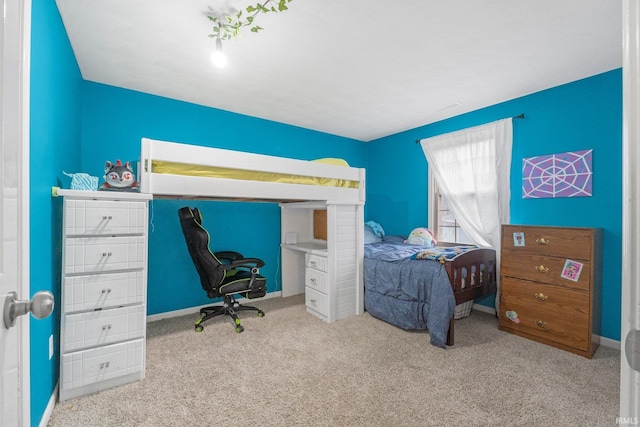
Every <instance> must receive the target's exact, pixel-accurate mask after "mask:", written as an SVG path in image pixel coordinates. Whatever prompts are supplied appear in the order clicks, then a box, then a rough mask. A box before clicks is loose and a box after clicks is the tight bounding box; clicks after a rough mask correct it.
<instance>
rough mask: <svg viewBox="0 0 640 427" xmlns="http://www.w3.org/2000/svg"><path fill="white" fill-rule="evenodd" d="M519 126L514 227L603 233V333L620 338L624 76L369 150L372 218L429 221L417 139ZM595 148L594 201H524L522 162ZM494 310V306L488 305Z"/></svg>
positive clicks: (611, 75) (555, 91)
mask: <svg viewBox="0 0 640 427" xmlns="http://www.w3.org/2000/svg"><path fill="white" fill-rule="evenodd" d="M520 113H524V114H525V118H524V119H522V120H519V119H518V120H514V121H513V157H512V166H511V204H510V206H511V223H512V224H533V225H559V226H578V227H600V228H602V229H603V235H604V242H603V258H604V259H603V280H602V286H603V293H602V321H601V331H600V334H601V335H602V336H604V337H607V338H611V339H614V340H619V339H620V316H621V313H620V307H621V289H620V286H621V274H620V269H621V256H622V252H621V250H622V248H621V244H622V71H621V70H619V69H618V70H614V71H610V72H608V73H604V74H600V75H597V76H594V77H591V78H587V79H584V80H579V81H576V82H573V83H570V84H566V85H563V86H559V87H556V88H552V89H549V90H545V91H542V92H538V93H535V94H532V95H529V96H525V97H522V98H518V99H515V100H512V101H509V102H504V103H501V104H497V105H493V106H490V107H487V108H483V109H480V110H477V111H473V112H471V113H468V114H464V115H461V116H457V117H454V118H451V119H448V120H444V121H441V122H438V123H434V124H431V125H427V126H422V127H418V128H415V129H411V130H408V131H406V132H402V133H398V134H395V135H391V136H388V137H385V138H381V139H378V140H376V141H372V142H371V143H369V145H368V150H367V207H366V215H367V216H366V218H367V219H368V220H375V221H377V222H379V223H380V224H382V226H383V227H384V228H385V231H387V232H389V233H391V234H404V235H406V234H408V233H410V232H411V230H412V229H413V228H415V227H419V226H423V225H426V223H427V201H426V194H427V178H426V177H427V172H428V167H427V166H428V165H427V162H426V160H425V158H424V155H423V153H422V149H421V147H420V145H419V144H416V143H415V140H416V139H422V138H426V137H430V136H435V135H440V134H443V133H446V132H451V131H456V130H460V129H464V128H467V127H471V126H476V125H480V124H483V123H487V122H491V121H494V120H498V119H502V118H505V117H512V116H516V115H519V114H520ZM582 149H593V197H580V198H558V199H523V198H522V190H521V188H522V159H523V158H526V157H532V156H539V155H544V154H554V153H562V152H565V151H573V150H582ZM483 302H484V303H485V304H488V305H491V306H493V301H492V300H485V301H483Z"/></svg>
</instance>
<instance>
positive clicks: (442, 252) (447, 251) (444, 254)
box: [411, 245, 478, 264]
mask: <svg viewBox="0 0 640 427" xmlns="http://www.w3.org/2000/svg"><path fill="white" fill-rule="evenodd" d="M477 248H478V247H477V246H474V245H471V246H449V247H440V246H436V247H433V248H430V249H427V250H422V251H420V252H418V253H417V254H415V255H413V257H412V258H411V259H431V260H435V261H440V263H441V264H444V262H445V261H450V260H452V259H454V258H455V257H457V256H458V255H460V254H462V253H465V252H467V251H469V250H471V249H477Z"/></svg>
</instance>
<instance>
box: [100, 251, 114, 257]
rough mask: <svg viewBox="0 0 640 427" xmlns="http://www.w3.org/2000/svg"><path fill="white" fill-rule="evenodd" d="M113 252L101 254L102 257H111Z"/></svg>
mask: <svg viewBox="0 0 640 427" xmlns="http://www.w3.org/2000/svg"><path fill="white" fill-rule="evenodd" d="M112 254H113V252H102V256H111V255H112Z"/></svg>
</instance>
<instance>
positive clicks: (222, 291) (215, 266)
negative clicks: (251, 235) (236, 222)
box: [178, 207, 267, 333]
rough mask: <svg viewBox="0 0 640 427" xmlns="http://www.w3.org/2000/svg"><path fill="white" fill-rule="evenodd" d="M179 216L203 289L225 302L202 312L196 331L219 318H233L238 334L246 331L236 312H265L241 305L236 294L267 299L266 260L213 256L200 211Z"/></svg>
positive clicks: (186, 210) (235, 254) (225, 254)
mask: <svg viewBox="0 0 640 427" xmlns="http://www.w3.org/2000/svg"><path fill="white" fill-rule="evenodd" d="M178 215H179V217H180V225H181V226H182V232H183V233H184V238H185V241H186V243H187V249H189V254H190V255H191V259H192V260H193V263H194V264H195V266H196V270H197V271H198V274H199V275H200V284H201V285H202V288H203V289H204V290H205V291H206V292H207V296H208V297H209V298H219V297H222V298H223V299H224V301H223V304H222V305H221V306H220V305H216V306H211V307H204V308H201V309H200V319H198V320H197V321H196V324H195V328H196V332H201V331H202V329H203V327H202V322H204V321H205V320H208V319H211V318H212V317H215V316H218V315H228V316H231V318H232V319H233V321H234V324H235V328H236V332H238V333H240V332H242V331H243V330H244V328H243V327H242V325H241V324H240V319H239V318H238V316H237V314H236V312H238V311H242V310H253V311H257V312H258V317H263V316H264V312H263V311H262V310H260V309H259V308H256V307H250V306H245V305H240V303H238V302H237V301H236V299H235V295H241V296H243V297H245V298H249V299H251V298H259V297H263V296H265V294H266V293H267V291H266V283H267V279H266V278H265V277H264V276H261V275H260V274H259V273H260V270H259V269H260V267H262V266H264V261H262V260H261V259H257V258H244V257H243V256H242V254H240V253H238V252H230V251H225V252H216V253H212V252H211V250H209V233H208V232H207V230H205V229H204V228H203V227H202V215H201V213H200V211H199V210H198V208H193V209H191V208H189V207H184V208H181V209H179V210H178Z"/></svg>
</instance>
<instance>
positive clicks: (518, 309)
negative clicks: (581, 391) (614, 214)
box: [499, 225, 602, 358]
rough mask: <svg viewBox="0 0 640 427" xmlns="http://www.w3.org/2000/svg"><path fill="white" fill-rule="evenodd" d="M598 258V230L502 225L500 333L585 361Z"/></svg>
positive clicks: (597, 293)
mask: <svg viewBox="0 0 640 427" xmlns="http://www.w3.org/2000/svg"><path fill="white" fill-rule="evenodd" d="M601 252H602V230H601V229H599V228H576V227H535V226H524V225H503V226H502V256H501V269H500V282H501V292H500V309H499V310H500V320H499V325H500V330H503V331H507V332H511V333H514V334H516V335H520V336H522V337H525V338H529V339H532V340H535V341H538V342H541V343H544V344H548V345H551V346H553V347H557V348H561V349H563V350H567V351H570V352H573V353H576V354H579V355H581V356H584V357H588V358H591V357H592V356H593V354H594V353H595V351H596V349H597V348H598V345H599V335H600V301H601V284H600V283H601V275H602V261H601V258H602V256H601Z"/></svg>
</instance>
